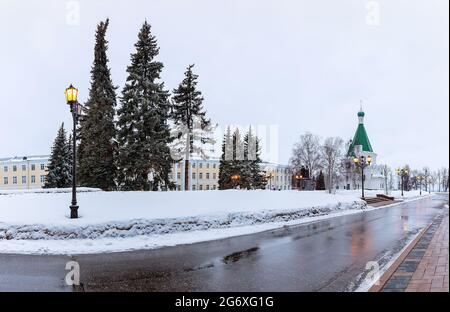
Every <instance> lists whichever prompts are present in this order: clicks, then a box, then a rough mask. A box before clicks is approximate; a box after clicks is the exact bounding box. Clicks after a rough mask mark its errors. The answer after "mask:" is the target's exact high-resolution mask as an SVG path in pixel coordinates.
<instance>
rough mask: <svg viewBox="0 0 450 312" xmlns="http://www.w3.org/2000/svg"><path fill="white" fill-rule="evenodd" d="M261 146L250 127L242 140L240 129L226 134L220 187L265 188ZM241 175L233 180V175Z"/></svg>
mask: <svg viewBox="0 0 450 312" xmlns="http://www.w3.org/2000/svg"><path fill="white" fill-rule="evenodd" d="M261 163H262V160H261V148H260V143H259V139H258V137H257V136H256V135H255V134H253V132H252V129H251V128H249V130H248V132H247V133H246V134H245V136H244V139H243V140H242V138H241V134H240V131H239V129H236V130H235V131H234V132H233V134H231V130H230V127H228V128H227V132H226V133H225V135H224V139H223V143H222V157H221V160H220V164H219V182H218V183H219V189H221V190H225V189H231V188H236V187H239V188H241V189H243V188H245V189H263V188H265V185H266V183H267V182H266V179H265V177H264V173H263V172H262V170H261ZM236 175H237V176H239V179H238V180H235V181H233V179H232V176H236Z"/></svg>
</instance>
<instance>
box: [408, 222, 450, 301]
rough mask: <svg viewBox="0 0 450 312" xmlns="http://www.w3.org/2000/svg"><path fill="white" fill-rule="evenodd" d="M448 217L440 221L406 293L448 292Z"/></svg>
mask: <svg viewBox="0 0 450 312" xmlns="http://www.w3.org/2000/svg"><path fill="white" fill-rule="evenodd" d="M448 235H449V232H448V215H447V216H445V217H444V219H443V220H442V222H441V224H440V226H439V228H438V230H437V232H436V233H435V234H434V237H433V239H432V240H431V242H430V245H429V246H428V248H427V250H426V252H425V254H424V256H423V258H422V260H421V261H420V263H419V265H418V266H417V270H416V271H415V272H414V274H413V276H412V279H411V281H410V282H409V284H408V287H407V288H406V291H408V292H416V291H432V292H435V291H438V292H443V291H446V292H448V291H449V287H448V276H449V273H448V265H449V263H448Z"/></svg>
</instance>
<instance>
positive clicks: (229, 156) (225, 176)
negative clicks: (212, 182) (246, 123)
mask: <svg viewBox="0 0 450 312" xmlns="http://www.w3.org/2000/svg"><path fill="white" fill-rule="evenodd" d="M232 160H233V135H232V134H231V129H230V127H227V131H226V133H225V135H224V136H223V141H222V156H221V158H220V163H219V181H218V184H219V190H226V189H228V188H230V186H231V176H232V172H233V169H232V168H233V167H232Z"/></svg>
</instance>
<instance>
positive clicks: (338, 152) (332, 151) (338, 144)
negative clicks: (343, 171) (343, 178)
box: [321, 137, 344, 193]
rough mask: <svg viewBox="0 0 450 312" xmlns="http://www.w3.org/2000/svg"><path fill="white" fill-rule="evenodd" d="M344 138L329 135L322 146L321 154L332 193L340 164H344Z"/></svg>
mask: <svg viewBox="0 0 450 312" xmlns="http://www.w3.org/2000/svg"><path fill="white" fill-rule="evenodd" d="M343 144H344V140H342V139H341V138H339V137H329V138H326V139H325V142H324V144H323V146H322V147H321V154H322V159H323V165H324V167H325V170H326V172H327V180H328V192H329V193H331V192H332V189H333V181H334V178H335V176H337V174H338V169H339V166H340V164H342V155H343V152H342V147H343Z"/></svg>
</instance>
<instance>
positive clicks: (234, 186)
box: [231, 174, 241, 188]
mask: <svg viewBox="0 0 450 312" xmlns="http://www.w3.org/2000/svg"><path fill="white" fill-rule="evenodd" d="M240 179H241V176H240V175H239V174H234V175H232V176H231V181H233V188H236V187H237V183H238V182H239V180H240Z"/></svg>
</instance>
